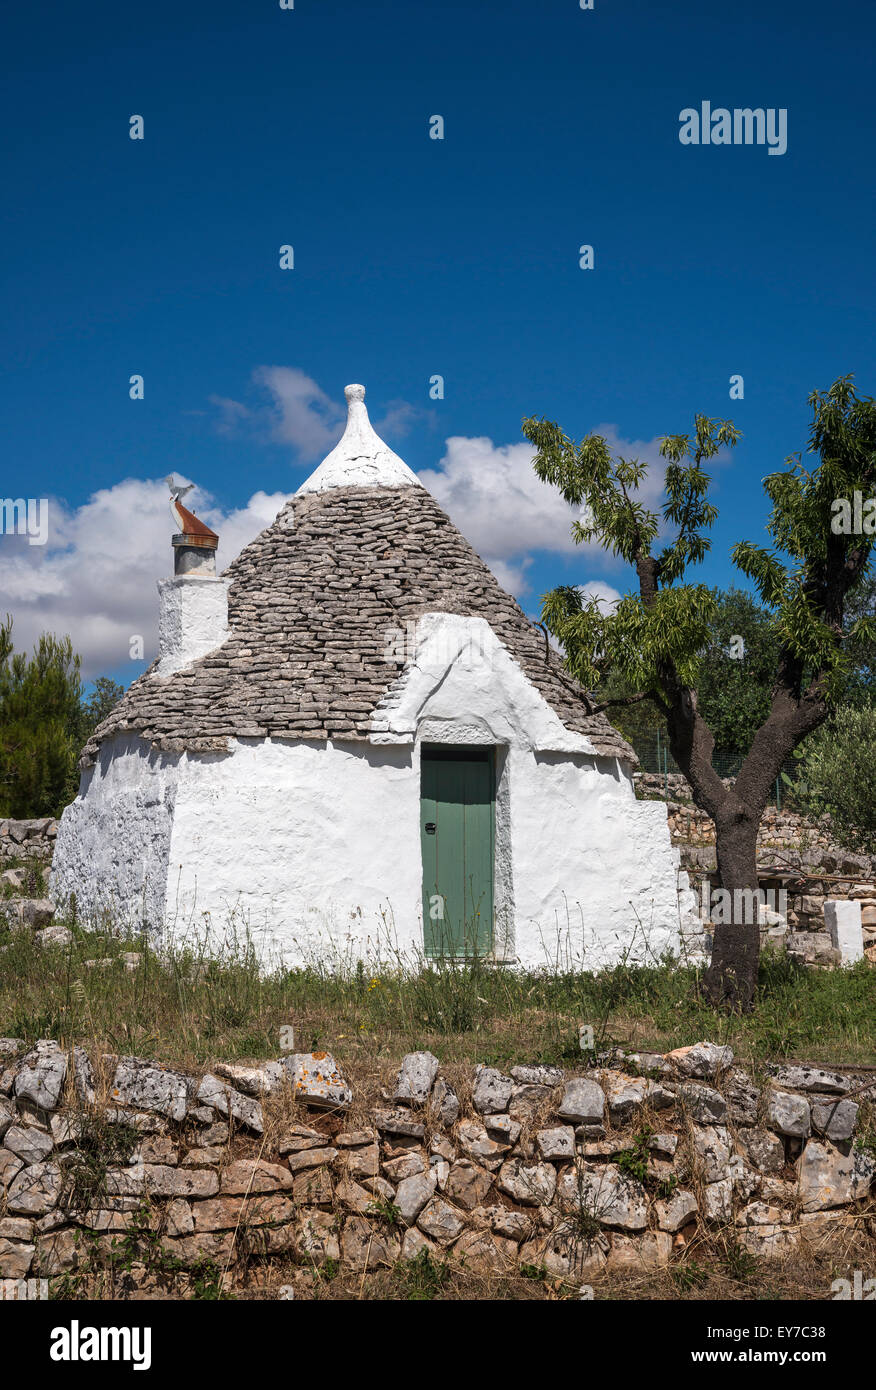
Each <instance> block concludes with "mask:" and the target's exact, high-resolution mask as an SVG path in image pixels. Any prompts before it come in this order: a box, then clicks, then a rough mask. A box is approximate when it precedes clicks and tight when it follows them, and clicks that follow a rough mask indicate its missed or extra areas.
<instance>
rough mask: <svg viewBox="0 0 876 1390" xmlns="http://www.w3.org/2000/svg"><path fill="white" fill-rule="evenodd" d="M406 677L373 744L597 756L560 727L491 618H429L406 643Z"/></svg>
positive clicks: (384, 711) (374, 729) (397, 684)
mask: <svg viewBox="0 0 876 1390" xmlns="http://www.w3.org/2000/svg"><path fill="white" fill-rule="evenodd" d="M407 645H408V648H409V650H408V652H406V653H405V655H406V657H407V660H406V664H405V668H404V670H403V671H402V672H401V674H400V675H399V677H398V678H397V680H395V681H394V682H393V684H392V685H391V686H390V688H389V690H388V691H387V693H386V695H385V696H384V698H383V700H381V702H380V704H379V705H378V707H377V709H376V710H375V713H374V718H373V720H372V723H371V738H372V742H374V743H410V742H413V741H414V740H415V739H416V738H418V737H419V738H421V739H426V740H428V741H429V742H434V743H443V742H447V743H497V744H516V745H517V746H520V747H528V748H530V749H532V750H533V751H535V752H556V753H588V754H590V755H591V756H596V755H598V750H597V749H596V748H595V747H594V745H593V744H592V742H591V741H590V739H589V738H588V737H587V736H586V735H585V734H579V733H574V732H573V731H572V730H570V729H567V728H566V727H565V725H564V724H563V723H561V721H560V719H559V718H558V716H557V715H556V714H555V713H554V711H553V709H552V708H551V707H550V705H549V704H548V703H547V701H546V700H545V699H544V697H543V696H542V695H541V694H540V692H539V691H538V690H536V688H535V686H534V685H533V684H532V682H531V681H530V680H529V679H528V678H527V676H526V675H525V674H524V672H523V670H522V668H521V667H520V666H519V664H518V663H517V662H516V661H515V660H514V658H513V657H512V656H511V654H510V653H509V651H508V650H507V648H506V647H505V646H504V645H503V643H502V642H500V641H499V638H498V637H497V636H496V634H495V632H494V631H493V629H492V628H491V627H490V624H489V623H488V622H487V621H486V619H485V618H467V617H461V616H459V615H458V614H455V613H427V614H426V615H425V616H424V617H422V618H420V619H419V621H418V622H417V623H416V625H415V627H414V628H413V630H412V631H409V633H408V637H407Z"/></svg>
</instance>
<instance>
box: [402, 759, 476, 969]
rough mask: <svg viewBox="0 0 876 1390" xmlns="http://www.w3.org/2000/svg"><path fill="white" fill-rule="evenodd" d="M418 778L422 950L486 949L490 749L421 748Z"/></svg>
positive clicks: (432, 953)
mask: <svg viewBox="0 0 876 1390" xmlns="http://www.w3.org/2000/svg"><path fill="white" fill-rule="evenodd" d="M421 778H422V780H421V788H420V842H421V844H422V849H423V923H424V935H425V947H426V954H427V955H429V956H473V955H486V954H487V953H488V952H489V951H491V950H492V948H493V825H494V816H493V759H492V750H491V749H485V750H480V749H472V750H471V751H470V752H469V751H468V750H465V751H463V750H454V752H453V754H452V755H451V754H449V753H448V752H445V751H444V750H440V751H439V750H435V751H434V752H431V751H429V750H424V751H423V755H422V759H421Z"/></svg>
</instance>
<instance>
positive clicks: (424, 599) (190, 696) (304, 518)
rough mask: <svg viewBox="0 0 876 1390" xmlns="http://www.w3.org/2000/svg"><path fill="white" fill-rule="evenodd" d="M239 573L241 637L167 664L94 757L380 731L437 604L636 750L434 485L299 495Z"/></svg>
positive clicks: (599, 747)
mask: <svg viewBox="0 0 876 1390" xmlns="http://www.w3.org/2000/svg"><path fill="white" fill-rule="evenodd" d="M225 577H226V578H227V579H229V580H230V581H231V583H230V588H229V598H228V618H229V627H230V629H231V634H232V635H231V636H230V637H229V638H228V640H227V641H226V642H225V643H224V644H223V645H222V646H221V647H219V648H218V649H217V650H216V651H214V652H211V653H210V654H209V655H207V656H204V657H201V658H200V659H199V660H196V661H194V662H192V664H191V665H190V666H187V667H185V668H184V669H183V670H180V671H177V672H176V673H175V674H173V675H171V676H169V677H163V678H162V677H160V676H158V675H156V666H157V663H153V665H152V666H151V667H150V668H149V670H148V671H146V672H145V673H144V675H142V676H141V677H140V678H139V679H138V680H136V681H134V683H133V684H132V685H131V686H130V688H129V689H128V691H127V692H126V694H125V695H124V697H123V699H122V700H121V701H120V703H119V704H118V705H117V706H116V708H115V709H114V710H113V711H112V713H111V714H110V715H109V717H108V718H107V719H105V720H104V721H103V723H102V724H101V725H99V727H98V728H97V730H96V731H95V733H94V735H93V736H92V738H91V739H90V740H89V742H88V743H87V744H86V746H85V748H84V750H83V754H82V760H81V762H82V766H88V765H91V764H93V763H94V761H95V759H96V756H97V752H98V749H99V746H100V744H101V743H102V742H103V740H105V739H108V738H111V737H112V736H113V735H115V734H117V733H123V732H134V733H136V734H137V735H138V736H139V737H141V738H142V739H145V740H147V741H148V742H150V743H151V744H152V745H153V746H155V747H157V748H161V749H164V750H167V751H171V752H173V751H177V752H181V751H183V750H184V749H185V750H188V751H189V752H194V753H197V752H207V751H210V750H217V749H226V748H227V747H228V740H229V739H233V738H261V737H265V736H270V737H273V738H289V739H318V740H323V739H342V740H345V739H352V740H364V739H367V738H368V737H369V733H370V729H371V722H372V719H373V716H374V712H375V709H376V708H377V706H378V705H379V704H380V702H381V700H382V699H383V697H384V696H385V695H386V693H387V691H388V689H389V687H390V686H391V685H392V684H393V683H394V682H395V681H396V680H397V678H398V676H399V674H400V669H401V667H400V664H399V661H398V660H393V659H391V653H389V652H388V650H387V643H388V635H389V634H390V632H391V631H392V630H394V629H405V627H406V625H407V624H408V623H409V622H413V621H415V620H416V619H418V618H420V617H422V616H423V615H424V614H426V613H435V612H443V613H454V614H459V615H462V616H466V617H479V618H484V619H486V621H487V622H488V623H489V624H490V626H491V627H492V629H493V631H494V632H495V633H496V635H497V637H498V638H499V639H500V641H501V642H502V643H503V644H504V645H505V647H506V648H507V650H508V651H509V652H510V654H511V655H512V657H514V658H515V659H516V661H517V662H518V663H519V665H520V666H521V667H522V669H523V671H524V672H525V674H526V675H527V677H528V678H529V679H530V680H531V681H532V683H533V685H534V686H535V687H536V688H537V689H538V690H539V692H540V693H541V694H542V696H543V697H544V699H545V700H546V701H547V703H548V704H549V705H550V706H551V707H552V709H553V710H554V711H555V713H556V714H557V715H558V717H559V718H560V720H561V721H562V723H563V724H564V725H565V727H566V728H567V729H569V730H571V731H573V732H576V733H581V734H585V735H587V737H588V738H589V739H590V740H591V742H592V743H593V746H594V748H595V749H596V751H597V752H598V753H599V754H601V755H604V756H608V757H620V758H624V759H626V760H627V761H629V762H630V763H635V761H636V759H635V755H634V753H633V752H632V749H631V748H630V747H629V745H628V744H627V743H626V742H625V741H624V740H623V738H622V737H621V736H620V734H619V733H618V732H617V731H616V730H615V729H614V728H613V727H612V726H611V724H609V722H608V721H607V719H605V717H604V716H603V715H593V714H590V713H589V712H588V706H587V701H586V697H585V695H584V692H583V691H582V690H581V689H580V687H578V686H577V685H576V684H575V683H574V682H573V681H572V680H571V679H570V677H569V676H568V675H567V674H566V672H565V670H564V668H563V664H562V661H561V660H560V658H559V657H558V656H557V655H556V653H554V652H553V651H548V652H547V653H546V640H545V636H544V634H543V632H541V631H540V630H539V629H538V628H536V627H535V626H534V625H533V624H532V623H531V622H530V621H529V619H528V618H527V617H526V616H525V614H524V613H523V612H522V610H521V609H520V608H519V607H518V605H517V604H516V603H515V601H514V599H513V598H511V597H510V595H509V594H506V593H505V592H504V590H503V589H502V588H501V587H500V585H499V583H498V581H497V580H496V578H495V577H494V576H493V574H492V573H491V571H490V570H489V568H488V567H487V566H486V565H485V564H484V562H483V561H482V560H481V559H480V557H479V556H478V555H477V554H476V552H475V551H474V550H473V549H472V547H471V546H470V545H469V544H468V542H467V541H466V540H465V538H464V537H463V536H462V535H461V534H460V532H459V531H458V530H457V528H456V527H455V526H454V525H453V523H452V522H451V520H450V518H449V517H448V516H447V515H446V513H445V512H444V511H443V510H442V509H441V507H440V506H439V505H438V503H437V502H436V501H435V499H434V498H433V497H432V496H431V495H430V493H428V492H427V491H426V489H425V488H423V487H421V486H396V487H382V486H373V485H372V486H355V487H343V486H341V487H331V488H329V489H327V490H325V491H322V492H304V493H299V494H298V495H296V496H295V497H294V498H292V500H291V501H290V502H288V503H287V504H286V506H285V507H284V508H283V510H282V511H281V512H280V514H279V516H278V517H277V518H276V520H275V521H274V522H273V524H272V525H271V526H269V527H268V528H267V529H266V530H265V531H263V532H262V533H261V535H259V536H257V537H256V539H255V540H254V541H252V543H251V544H250V545H248V546H247V547H246V548H245V549H244V550H243V551H242V552H241V554H240V555H239V556H238V558H237V559H236V560H235V561H234V562H233V563H232V564H231V565H230V566H229V567H228V569H227V570H226V571H225Z"/></svg>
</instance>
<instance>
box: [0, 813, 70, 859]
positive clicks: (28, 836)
mask: <svg viewBox="0 0 876 1390" xmlns="http://www.w3.org/2000/svg"><path fill="white" fill-rule="evenodd" d="M57 834H58V822H57V821H56V820H53V819H52V818H51V817H50V816H46V817H43V818H42V819H39V820H0V863H2V861H3V860H4V859H45V860H49V859H51V857H52V851H53V850H54V848H55V840H56V838H57Z"/></svg>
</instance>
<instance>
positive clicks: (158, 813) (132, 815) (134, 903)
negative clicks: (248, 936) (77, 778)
mask: <svg viewBox="0 0 876 1390" xmlns="http://www.w3.org/2000/svg"><path fill="white" fill-rule="evenodd" d="M178 764H179V758H178V757H177V756H174V755H168V754H160V753H152V752H150V750H149V747H148V745H147V744H144V743H143V742H142V741H141V740H140V739H138V738H136V737H135V736H134V735H117V736H116V737H115V738H114V739H112V740H107V742H105V743H104V744H103V746H102V747H101V750H100V756H99V759H98V761H97V763H96V765H95V766H94V767H92V768H89V769H88V770H87V771H86V772H85V773H83V776H82V780H81V783H80V787H79V795H78V796H77V797H76V800H75V801H73V802H72V803H71V804H70V805H69V806H68V807H67V808H66V809H65V811H64V814H63V816H62V817H61V823H60V825H59V827H58V838H57V842H56V845H55V853H54V857H53V859H52V872H51V878H50V884H49V891H50V893H51V895H52V900H53V901H54V902H55V903H56V904H62V903H66V901H67V899H68V898H69V896H70V894H71V893H75V894H76V899H77V905H78V909H79V912H80V916H81V917H82V919H83V920H86V921H87V920H89V919H90V920H94V921H97V920H99V919H100V918H101V917H102V916H103V915H104V914H109V916H110V917H111V918H112V920H114V921H116V922H118V923H120V924H122V925H125V926H128V927H132V928H134V929H139V928H140V927H141V926H142V925H143V924H146V925H147V926H149V927H152V928H154V927H155V925H156V924H160V923H161V922H162V921H163V919H164V904H165V891H166V888H167V862H168V852H169V846H170V833H171V826H172V824H173V808H174V800H175V795H176V782H177V773H178Z"/></svg>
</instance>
